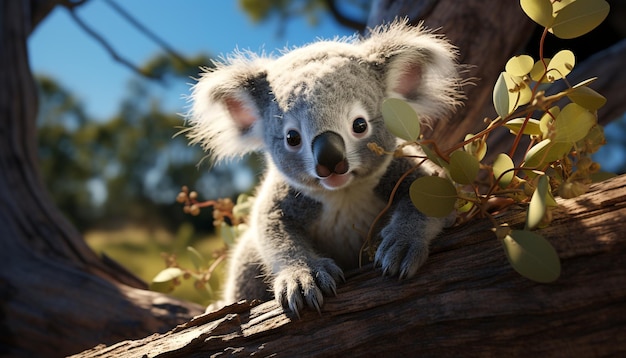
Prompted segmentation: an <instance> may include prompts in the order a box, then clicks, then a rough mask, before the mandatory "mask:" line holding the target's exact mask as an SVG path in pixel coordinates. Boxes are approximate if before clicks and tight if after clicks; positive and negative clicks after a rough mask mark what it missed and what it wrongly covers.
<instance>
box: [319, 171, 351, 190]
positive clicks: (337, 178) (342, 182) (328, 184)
mask: <svg viewBox="0 0 626 358" xmlns="http://www.w3.org/2000/svg"><path fill="white" fill-rule="evenodd" d="M352 178H353V175H352V173H350V172H348V173H345V174H335V173H333V174H330V175H329V176H327V177H325V178H321V179H320V184H322V186H323V187H324V188H326V189H328V190H337V189H341V188H343V187H345V186H347V185H348V184H349V183H350V181H351V180H352Z"/></svg>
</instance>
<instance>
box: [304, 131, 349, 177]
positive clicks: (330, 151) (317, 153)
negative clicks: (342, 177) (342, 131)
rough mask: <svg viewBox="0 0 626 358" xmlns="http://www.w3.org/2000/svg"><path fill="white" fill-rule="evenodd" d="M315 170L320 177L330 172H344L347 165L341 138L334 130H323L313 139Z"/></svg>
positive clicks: (328, 174)
mask: <svg viewBox="0 0 626 358" xmlns="http://www.w3.org/2000/svg"><path fill="white" fill-rule="evenodd" d="M312 149H313V156H314V157H315V172H316V173H317V175H319V176H320V177H321V178H326V177H328V176H330V175H331V174H345V173H347V172H348V169H349V166H348V161H347V160H346V146H345V144H344V142H343V138H341V136H340V135H339V134H337V133H335V132H324V133H322V134H320V135H318V136H317V137H315V138H314V139H313V144H312Z"/></svg>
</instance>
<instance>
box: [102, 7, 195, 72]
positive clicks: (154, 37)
mask: <svg viewBox="0 0 626 358" xmlns="http://www.w3.org/2000/svg"><path fill="white" fill-rule="evenodd" d="M105 2H106V3H107V4H109V6H111V8H112V9H113V10H115V11H116V12H117V13H118V14H119V15H120V16H122V17H123V18H124V19H126V21H128V22H129V23H130V24H131V25H133V26H134V27H135V28H136V29H137V30H138V31H139V32H141V33H143V34H144V35H145V36H146V37H148V38H149V39H151V40H152V41H154V42H156V43H157V44H158V45H159V46H161V48H163V50H165V52H167V53H168V54H169V55H170V56H172V57H174V58H175V59H177V60H178V61H180V62H182V63H183V64H185V65H189V63H188V62H187V60H186V59H185V58H184V57H183V56H181V55H180V54H179V53H178V52H177V51H176V50H174V48H173V47H172V46H170V45H169V44H168V43H167V42H165V40H163V39H162V38H160V37H159V36H157V35H156V34H155V33H154V32H152V31H150V29H148V28H147V27H146V26H144V25H143V24H141V23H140V22H139V21H137V19H136V18H135V17H133V16H132V15H131V14H129V13H128V12H127V11H126V10H124V9H123V8H122V7H121V6H119V5H118V4H117V3H116V2H115V1H113V0H105Z"/></svg>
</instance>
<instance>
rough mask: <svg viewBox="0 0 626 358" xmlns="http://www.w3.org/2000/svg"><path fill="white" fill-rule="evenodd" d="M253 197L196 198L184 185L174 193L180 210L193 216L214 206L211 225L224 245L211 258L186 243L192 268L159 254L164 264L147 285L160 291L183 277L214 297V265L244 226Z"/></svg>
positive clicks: (167, 290)
mask: <svg viewBox="0 0 626 358" xmlns="http://www.w3.org/2000/svg"><path fill="white" fill-rule="evenodd" d="M253 200H254V198H253V197H251V196H248V195H240V196H239V197H238V198H237V202H236V203H233V201H232V200H231V199H229V198H225V199H217V200H207V201H200V200H198V193H197V192H196V191H191V190H189V188H188V187H187V186H183V187H182V188H181V191H180V192H179V193H178V195H177V196H176V201H177V202H178V203H180V204H183V212H185V213H186V214H190V215H193V216H197V215H199V214H200V211H201V209H203V208H208V207H211V208H213V225H214V226H215V228H216V231H217V234H218V235H219V236H220V237H221V239H222V241H223V242H224V246H223V247H222V248H221V249H219V250H216V251H215V252H213V254H212V258H211V259H210V260H207V259H206V258H205V257H204V256H203V255H202V254H201V253H200V252H199V251H198V250H196V249H195V248H193V247H191V246H189V247H187V254H188V255H189V259H190V260H191V262H192V263H193V266H194V268H193V269H190V268H185V267H183V266H181V265H180V264H179V263H178V260H177V259H176V255H174V254H167V253H164V254H162V256H163V258H164V260H165V266H166V268H165V269H164V270H162V271H160V272H159V273H158V274H157V275H156V276H155V277H154V278H153V279H152V282H151V284H150V289H152V290H153V291H159V292H166V293H167V292H172V291H173V290H174V289H175V288H176V287H178V286H179V285H180V284H181V283H182V281H181V279H183V280H186V279H194V288H195V289H196V291H198V293H200V295H201V296H202V297H204V298H205V299H215V297H214V294H213V291H214V290H213V289H212V287H211V284H210V280H211V277H212V276H213V273H214V272H215V270H216V268H217V267H218V266H219V265H220V264H221V263H222V262H223V261H224V260H225V259H226V255H227V252H228V249H229V248H230V247H231V246H232V245H233V244H234V242H235V239H236V238H237V237H238V236H239V235H240V234H241V233H242V232H243V231H244V230H245V229H246V228H247V224H246V221H247V218H248V214H249V212H250V207H251V205H252V202H253Z"/></svg>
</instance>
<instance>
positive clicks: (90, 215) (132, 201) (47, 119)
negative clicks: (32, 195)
mask: <svg viewBox="0 0 626 358" xmlns="http://www.w3.org/2000/svg"><path fill="white" fill-rule="evenodd" d="M210 63H211V61H210V60H209V58H208V57H206V56H197V57H195V58H191V59H188V60H186V61H184V62H183V61H180V59H176V58H172V57H169V56H166V55H160V56H157V57H155V58H153V59H151V60H149V61H147V63H146V64H145V65H144V66H143V67H142V71H146V72H151V73H158V74H159V77H160V78H161V79H162V80H161V84H163V85H164V86H168V85H171V84H174V83H176V82H178V83H180V81H184V83H187V82H189V76H190V75H192V74H194V75H195V74H197V72H198V66H199V64H203V65H207V64H210ZM38 83H39V88H40V115H39V122H38V126H39V135H38V139H39V156H40V163H41V170H42V175H43V178H44V180H45V183H46V185H47V187H48V190H49V191H50V193H51V194H52V196H53V199H54V200H55V202H56V203H57V205H58V206H59V207H60V208H61V210H62V211H63V212H64V213H65V214H66V216H68V217H69V218H70V219H71V220H72V221H73V222H74V224H75V225H77V226H78V227H79V229H81V230H85V229H87V228H90V227H94V226H95V225H106V226H111V225H115V226H120V225H124V224H127V223H129V222H141V223H143V224H147V225H152V224H158V225H162V226H165V227H167V228H169V229H172V230H174V229H175V228H176V227H177V226H178V225H179V223H180V222H182V221H190V220H191V221H192V223H193V224H194V226H195V227H196V228H197V229H198V230H212V220H211V218H210V217H208V216H207V215H208V214H207V215H202V216H199V217H194V218H190V217H184V214H183V213H182V212H181V210H180V208H179V207H178V205H177V204H176V202H175V199H176V194H177V193H178V192H179V191H180V187H181V186H182V185H184V184H187V185H192V186H194V187H196V188H197V189H198V190H199V191H200V192H202V194H203V195H204V196H205V197H215V198H217V197H234V196H235V194H237V193H238V192H240V191H242V190H244V191H245V190H246V188H243V189H242V188H241V185H239V186H237V185H236V184H234V183H235V182H236V176H237V175H240V174H239V173H240V171H239V169H240V168H241V167H242V166H243V165H247V164H253V166H252V167H253V168H254V166H258V163H257V162H256V161H255V159H254V158H250V159H249V160H248V162H244V163H242V164H237V165H225V166H218V167H216V168H214V169H212V170H210V171H209V170H207V169H208V168H210V166H211V163H208V162H207V163H203V165H202V166H201V167H199V166H198V163H200V162H201V160H202V159H203V157H204V156H205V153H203V152H202V150H201V149H200V148H199V147H190V146H188V143H187V140H186V138H185V137H184V135H180V136H175V134H176V133H177V132H179V131H180V130H181V128H182V126H183V125H184V119H183V118H182V116H180V115H178V114H175V113H170V112H168V111H166V110H164V109H163V108H162V107H161V105H160V102H161V99H160V98H159V97H158V96H156V95H155V94H154V93H153V89H154V87H155V85H154V82H152V81H149V80H146V79H144V78H135V79H133V80H131V81H130V83H129V86H128V93H127V95H126V98H125V99H124V100H123V102H122V103H121V104H120V107H119V110H118V111H117V114H115V115H114V116H113V117H112V118H109V119H107V120H95V119H92V118H89V117H88V116H87V114H86V113H85V111H84V109H83V106H82V105H81V103H80V102H79V101H78V100H77V99H76V97H74V96H73V95H72V94H71V93H69V92H68V91H67V90H66V89H64V88H63V87H62V86H61V85H60V84H59V83H57V82H56V81H55V80H54V79H52V78H48V77H44V76H39V77H38ZM255 163H256V164H255ZM248 172H251V169H248ZM249 181H250V185H252V184H254V181H253V180H249ZM205 216H206V217H205Z"/></svg>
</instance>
